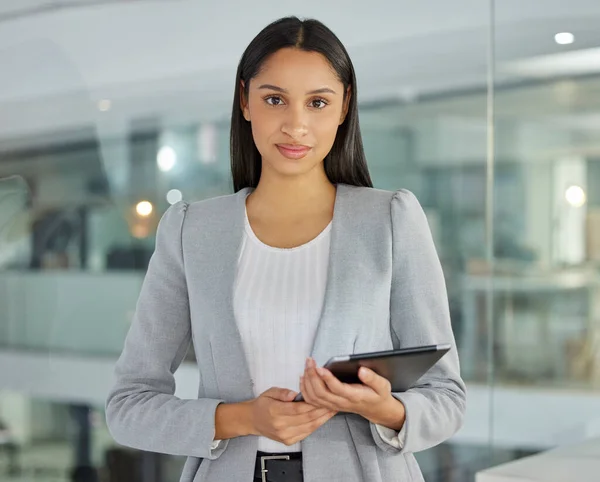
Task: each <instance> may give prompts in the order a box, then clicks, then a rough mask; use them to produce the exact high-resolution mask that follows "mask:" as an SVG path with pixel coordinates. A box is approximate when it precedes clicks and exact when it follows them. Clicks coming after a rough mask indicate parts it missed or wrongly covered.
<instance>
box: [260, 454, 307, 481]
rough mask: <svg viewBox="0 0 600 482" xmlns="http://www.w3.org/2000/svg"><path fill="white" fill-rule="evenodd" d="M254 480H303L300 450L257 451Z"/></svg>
mask: <svg viewBox="0 0 600 482" xmlns="http://www.w3.org/2000/svg"><path fill="white" fill-rule="evenodd" d="M254 480H255V481H259V480H260V481H261V482H303V480H304V477H303V475H302V452H293V453H289V454H267V453H264V452H257V454H256V464H255V465H254Z"/></svg>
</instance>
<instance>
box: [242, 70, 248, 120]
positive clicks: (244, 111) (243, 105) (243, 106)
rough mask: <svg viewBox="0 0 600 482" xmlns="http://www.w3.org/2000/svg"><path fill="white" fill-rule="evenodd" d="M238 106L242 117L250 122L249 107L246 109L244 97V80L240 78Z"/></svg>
mask: <svg viewBox="0 0 600 482" xmlns="http://www.w3.org/2000/svg"><path fill="white" fill-rule="evenodd" d="M240 108H241V109H242V115H243V116H244V119H246V120H247V121H248V122H250V109H248V99H247V98H246V82H244V81H243V80H240Z"/></svg>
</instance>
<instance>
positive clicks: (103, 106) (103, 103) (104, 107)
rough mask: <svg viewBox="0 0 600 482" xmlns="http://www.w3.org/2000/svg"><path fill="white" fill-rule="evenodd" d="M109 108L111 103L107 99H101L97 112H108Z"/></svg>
mask: <svg viewBox="0 0 600 482" xmlns="http://www.w3.org/2000/svg"><path fill="white" fill-rule="evenodd" d="M111 106H112V102H111V101H110V100H108V99H102V100H101V101H99V102H98V110H99V111H100V112H107V111H109V110H110V108H111Z"/></svg>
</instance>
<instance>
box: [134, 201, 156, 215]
mask: <svg viewBox="0 0 600 482" xmlns="http://www.w3.org/2000/svg"><path fill="white" fill-rule="evenodd" d="M153 209H154V208H153V207H152V203H150V202H148V201H140V202H139V203H137V206H136V207H135V211H136V212H137V213H138V214H139V215H140V216H143V217H146V216H150V214H152V210H153Z"/></svg>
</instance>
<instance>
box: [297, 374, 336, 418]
mask: <svg viewBox="0 0 600 482" xmlns="http://www.w3.org/2000/svg"><path fill="white" fill-rule="evenodd" d="M307 373H308V374H307V376H304V377H302V378H301V379H300V390H301V391H302V394H303V396H304V399H305V400H306V401H307V403H309V404H311V405H315V406H319V407H325V408H328V409H330V410H344V407H346V405H347V404H348V401H347V399H346V398H344V397H341V396H339V395H337V394H335V393H332V392H331V391H330V390H329V388H328V387H327V385H326V384H325V382H324V381H323V379H322V378H321V376H320V375H319V374H318V373H317V372H316V371H315V369H314V368H310V369H308V370H307ZM340 383H341V382H340Z"/></svg>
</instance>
